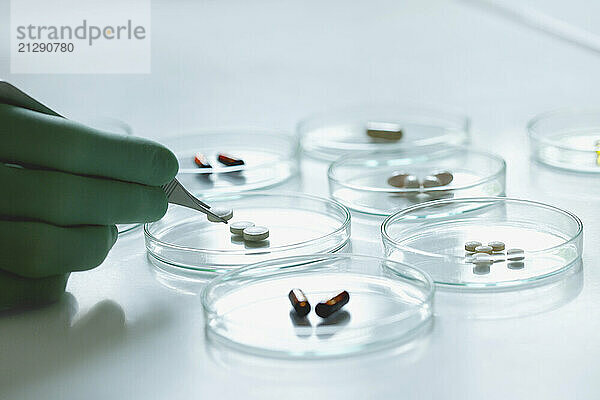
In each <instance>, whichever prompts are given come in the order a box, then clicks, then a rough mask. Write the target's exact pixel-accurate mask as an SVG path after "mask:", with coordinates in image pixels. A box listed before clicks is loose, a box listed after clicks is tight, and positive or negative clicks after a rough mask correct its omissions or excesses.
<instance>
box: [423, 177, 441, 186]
mask: <svg viewBox="0 0 600 400" xmlns="http://www.w3.org/2000/svg"><path fill="white" fill-rule="evenodd" d="M437 186H442V182H441V181H440V180H439V179H438V177H437V176H433V175H429V176H426V177H425V178H424V179H423V187H424V188H431V187H437Z"/></svg>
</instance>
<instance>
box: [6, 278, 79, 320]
mask: <svg viewBox="0 0 600 400" xmlns="http://www.w3.org/2000/svg"><path fill="white" fill-rule="evenodd" d="M68 279H69V275H68V274H63V275H56V276H49V277H46V278H40V279H29V278H24V277H22V276H18V275H15V274H11V273H9V272H6V271H2V270H0V310H1V311H4V310H14V309H17V308H27V307H35V306H40V305H44V304H49V303H53V302H55V301H58V300H59V299H60V298H61V297H62V295H63V293H64V291H65V287H66V285H67V280H68Z"/></svg>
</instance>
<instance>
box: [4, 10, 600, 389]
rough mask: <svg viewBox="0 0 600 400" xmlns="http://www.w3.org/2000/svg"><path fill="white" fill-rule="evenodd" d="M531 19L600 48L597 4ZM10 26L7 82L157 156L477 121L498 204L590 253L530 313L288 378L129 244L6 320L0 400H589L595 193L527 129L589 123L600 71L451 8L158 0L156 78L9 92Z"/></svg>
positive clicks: (529, 33)
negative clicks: (337, 123) (261, 135)
mask: <svg viewBox="0 0 600 400" xmlns="http://www.w3.org/2000/svg"><path fill="white" fill-rule="evenodd" d="M524 3H526V4H529V5H534V6H537V7H540V9H542V10H544V11H545V12H547V13H549V14H551V15H554V16H557V17H561V18H563V19H565V20H567V21H569V22H571V23H575V24H577V25H578V26H580V27H583V28H588V29H591V30H592V31H594V30H595V31H596V33H600V28H598V26H600V24H598V22H600V13H599V11H600V4H598V2H596V3H595V4H591V2H586V1H582V0H578V1H571V2H561V1H558V0H552V1H542V0H537V1H534V0H529V1H525V2H524ZM567 3H568V4H567ZM8 7H9V4H8V1H7V0H1V1H0V38H1V39H0V40H1V42H0V76H2V77H4V78H5V79H7V80H9V81H11V82H13V83H15V84H16V85H18V86H20V87H22V88H23V89H24V90H26V91H28V92H30V93H31V94H33V95H34V96H36V97H38V98H39V99H41V100H43V101H44V102H46V103H47V104H49V105H51V106H53V108H55V109H56V110H58V111H63V112H65V113H67V114H68V113H78V112H82V113H98V114H103V115H111V116H114V117H117V118H121V119H123V120H126V121H128V122H129V123H131V124H132V125H133V127H134V129H135V132H136V134H138V135H142V136H147V137H153V138H158V137H164V136H168V135H174V134H177V133H178V132H182V131H189V130H193V129H195V128H199V127H217V126H261V127H269V128H273V127H279V128H284V129H288V130H291V129H293V127H294V124H295V123H296V122H297V121H298V120H299V119H300V118H302V117H303V116H305V115H307V114H310V113H313V112H316V111H321V110H326V109H329V108H332V107H337V106H343V105H347V104H356V103H362V102H369V101H378V102H389V101H401V100H405V101H413V102H426V103H430V104H434V105H439V106H442V107H452V108H455V109H457V110H459V111H462V112H464V113H466V114H468V115H469V116H471V117H472V120H473V136H474V140H473V142H474V145H475V146H476V147H480V148H487V149H490V150H493V151H495V152H497V153H499V154H501V155H502V156H503V157H505V159H506V160H507V162H508V172H507V193H508V195H509V196H511V197H518V198H526V199H533V200H539V201H544V202H547V203H550V204H553V205H557V206H559V207H563V208H566V209H569V210H571V211H573V212H574V213H576V214H577V215H578V216H579V217H580V218H581V219H582V220H583V221H584V229H585V231H584V238H585V243H584V257H583V273H582V274H579V275H576V276H575V278H572V279H571V280H570V281H569V282H566V283H565V284H564V285H563V286H564V288H562V289H561V288H558V289H556V288H555V290H553V291H551V292H549V293H548V294H542V295H541V297H538V298H537V300H536V301H538V302H537V303H532V304H530V305H532V306H533V307H532V309H531V310H528V309H527V307H525V311H524V310H522V309H521V308H520V307H515V309H514V310H513V311H514V313H513V312H507V311H510V310H503V312H504V313H505V314H506V315H504V318H468V317H467V316H466V315H467V314H469V313H468V312H465V313H461V310H460V309H454V310H449V308H448V307H444V306H447V305H446V304H438V315H437V316H436V317H435V322H434V326H433V328H432V331H431V332H430V333H429V334H427V335H425V336H424V337H423V338H422V339H421V340H418V341H416V342H414V343H412V344H411V345H410V346H406V347H405V348H403V349H400V350H397V351H387V352H385V353H380V354H377V355H371V356H366V357H358V358H351V359H342V360H338V361H335V362H320V363H300V364H298V363H295V364H294V363H291V364H290V363H285V362H278V361H270V360H261V359H256V358H251V357H246V356H243V355H241V354H238V353H235V352H229V351H227V350H223V349H217V348H214V346H213V347H211V346H210V345H209V344H207V343H206V341H205V337H204V332H203V316H202V309H201V306H200V304H199V297H198V296H197V295H193V294H185V293H182V292H181V291H178V290H174V289H172V288H168V287H166V286H165V285H163V284H162V283H161V282H159V280H158V279H157V277H156V275H155V273H154V272H153V271H154V270H153V268H152V267H151V264H150V262H149V261H148V259H147V258H146V253H145V248H144V243H143V235H142V232H141V231H140V230H138V231H136V232H134V233H132V234H129V235H126V236H123V237H121V238H119V240H118V242H117V244H116V245H115V247H114V249H113V250H112V252H111V253H110V255H109V256H108V258H107V259H106V261H105V262H104V263H103V264H102V265H101V266H100V267H99V268H97V269H95V270H93V271H89V272H83V273H75V274H73V275H72V277H71V279H70V281H69V284H68V287H67V289H68V294H67V295H66V296H65V298H64V300H63V301H61V302H60V303H58V304H55V305H53V306H50V307H46V308H42V309H39V310H35V311H31V312H27V313H22V314H16V315H15V314H11V315H2V316H1V317H0V398H1V399H42V398H43V399H81V398H86V399H108V398H110V399H132V398H145V399H166V398H169V399H183V398H213V397H214V398H220V399H229V398H231V399H234V398H244V399H254V398H256V399H259V398H260V399H262V398H285V399H313V398H324V399H325V398H327V399H332V398H336V399H344V398H347V399H353V398H359V399H365V398H371V399H381V398H404V399H479V398H485V399H503V400H504V399H521V398H527V399H532V398H535V399H537V398H539V399H565V398H569V399H575V398H577V399H597V398H600V380H599V379H598V359H599V358H600V340H598V337H599V333H598V332H600V287H599V286H600V272H599V271H598V269H597V266H598V261H597V259H598V258H599V257H600V246H598V239H599V238H600V226H599V225H596V224H597V223H599V222H600V221H599V217H600V211H599V208H598V206H600V179H599V178H594V177H592V176H585V175H569V174H563V173H559V172H557V171H551V170H548V169H546V168H543V167H540V166H536V165H533V164H531V163H530V161H529V157H528V143H527V140H526V135H525V129H524V126H525V124H526V122H527V120H528V119H529V118H531V117H532V116H533V115H535V114H536V113H538V112H542V111H545V110H549V109H553V108H556V107H562V106H584V105H590V104H600V90H598V88H599V87H600V86H599V84H600V55H599V54H595V53H593V52H590V51H587V50H584V49H581V48H578V47H574V46H571V45H569V44H567V43H564V42H562V41H559V40H556V39H554V38H551V37H549V36H546V35H544V34H542V33H539V32H537V31H534V30H532V29H530V28H527V27H523V26H521V25H518V24H516V23H514V22H512V21H508V20H506V19H503V18H501V17H499V16H496V15H490V14H489V13H486V12H483V11H482V10H480V9H478V8H474V7H471V6H469V5H467V4H465V3H462V2H453V1H443V0H425V1H423V0H420V1H419V0H414V1H401V2H400V1H391V0H390V1H380V0H371V1H354V2H350V1H341V0H336V1H329V2H323V1H313V0H309V1H301V2H298V1H241V0H238V1H233V0H229V1H226V0H222V1H191V0H187V1H179V2H176V1H171V2H169V1H166V0H164V1H154V2H153V8H152V18H153V20H152V52H153V53H152V74H149V75H13V74H10V72H9V59H8V34H9V31H8V30H9V28H8V26H9V21H8ZM0 145H1V144H0ZM303 167H304V168H303V171H302V172H303V176H302V179H301V181H300V182H299V185H300V186H302V187H301V189H302V190H304V191H307V192H310V193H317V194H322V195H327V180H326V177H325V175H324V170H325V168H326V165H324V164H320V163H317V162H304V163H303ZM297 183H298V182H297ZM352 249H353V251H354V252H356V253H363V254H374V255H382V247H381V243H380V240H379V222H378V221H367V220H364V219H360V220H359V218H357V219H356V220H355V221H354V223H353V239H352ZM199 289H200V288H198V290H199ZM488 300H489V299H488ZM438 303H440V299H439V298H438ZM538 305H539V308H536V307H537V306H538ZM495 306H496V305H495V301H494V300H491V301H490V304H489V307H490V309H494V307H495ZM511 314H516V315H511Z"/></svg>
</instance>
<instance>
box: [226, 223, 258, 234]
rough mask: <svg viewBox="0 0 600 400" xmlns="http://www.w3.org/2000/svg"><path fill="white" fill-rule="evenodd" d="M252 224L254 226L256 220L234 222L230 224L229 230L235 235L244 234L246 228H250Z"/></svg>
mask: <svg viewBox="0 0 600 400" xmlns="http://www.w3.org/2000/svg"><path fill="white" fill-rule="evenodd" d="M251 226H254V222H250V221H238V222H234V223H232V224H231V225H229V232H231V233H233V234H234V235H243V234H244V229H246V228H250V227H251Z"/></svg>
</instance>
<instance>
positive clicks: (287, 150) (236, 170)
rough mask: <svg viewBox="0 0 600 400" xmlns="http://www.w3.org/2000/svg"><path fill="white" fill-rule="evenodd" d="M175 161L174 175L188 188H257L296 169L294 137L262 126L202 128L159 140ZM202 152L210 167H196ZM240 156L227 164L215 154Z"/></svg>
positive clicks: (276, 181) (200, 190)
mask: <svg viewBox="0 0 600 400" xmlns="http://www.w3.org/2000/svg"><path fill="white" fill-rule="evenodd" d="M160 142H161V143H162V144H164V145H165V146H166V147H168V148H169V149H170V150H171V151H172V152H173V153H175V155H176V156H177V160H178V161H179V172H178V174H177V179H179V181H180V182H181V183H182V184H183V185H184V186H185V187H186V188H187V189H188V190H190V191H192V192H196V193H202V194H204V195H209V194H212V193H233V192H242V191H247V190H257V189H264V188H268V187H272V186H275V185H278V184H281V183H283V182H285V181H286V180H288V179H289V178H291V177H293V176H294V175H296V174H297V173H298V162H299V161H298V154H299V146H298V139H297V138H296V137H295V136H294V135H291V134H288V133H286V132H283V131H273V130H266V129H233V128H231V129H206V130H202V131H198V132H196V133H191V134H187V135H184V136H175V137H169V138H165V139H163V140H161V141H160ZM198 153H199V154H202V155H203V156H204V158H205V159H206V160H207V161H208V163H209V165H210V166H211V167H210V168H200V167H199V166H198V165H196V163H195V161H194V157H195V156H196V154H198ZM220 153H222V154H226V155H228V156H233V157H235V158H237V159H240V160H243V162H244V164H243V165H232V166H227V165H224V164H222V163H221V162H219V161H218V160H217V158H218V154H220Z"/></svg>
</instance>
